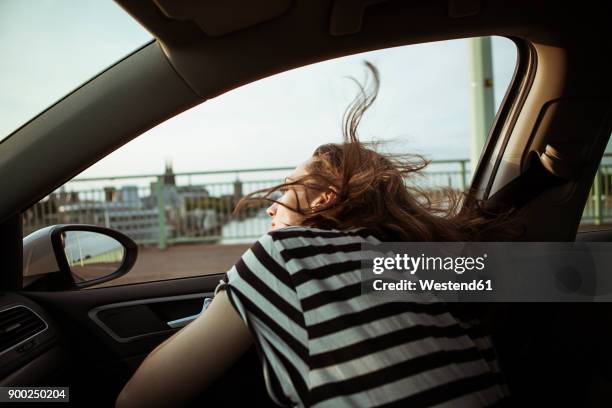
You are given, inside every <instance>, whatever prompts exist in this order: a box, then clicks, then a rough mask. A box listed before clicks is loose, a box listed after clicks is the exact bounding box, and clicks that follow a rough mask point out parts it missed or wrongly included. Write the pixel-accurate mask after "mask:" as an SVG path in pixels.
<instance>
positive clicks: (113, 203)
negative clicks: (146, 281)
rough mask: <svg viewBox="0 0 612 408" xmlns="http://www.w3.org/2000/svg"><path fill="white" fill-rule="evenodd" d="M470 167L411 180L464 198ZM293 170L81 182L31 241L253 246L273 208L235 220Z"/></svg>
mask: <svg viewBox="0 0 612 408" xmlns="http://www.w3.org/2000/svg"><path fill="white" fill-rule="evenodd" d="M469 168H470V166H469V161H468V160H443V161H432V163H431V164H430V165H429V166H428V167H427V168H426V169H425V172H424V174H423V176H422V177H416V178H414V179H411V180H410V182H413V183H415V184H418V185H419V186H420V187H422V188H424V189H425V190H431V191H432V192H433V191H434V190H435V189H436V188H439V187H451V188H453V189H455V190H458V191H463V190H465V189H466V187H467V186H468V185H469V182H470V177H471V175H470V174H469ZM292 170H293V168H292V167H275V168H258V169H235V170H224V171H204V172H188V173H171V172H170V173H166V174H161V175H160V174H145V175H134V176H117V177H105V178H77V179H73V180H71V181H70V182H68V183H66V184H65V185H63V186H62V187H60V188H59V189H57V190H56V191H54V192H52V193H51V194H49V195H48V196H47V197H45V198H44V199H43V200H41V201H39V202H38V203H37V204H35V205H34V206H32V207H31V208H30V209H28V210H27V211H26V212H25V213H24V217H23V230H24V236H25V235H27V234H29V233H30V232H33V231H35V230H37V229H39V228H42V227H45V226H47V225H52V224H60V223H84V224H95V225H101V226H106V227H109V228H113V229H116V230H118V231H121V232H123V233H125V234H126V235H128V236H130V237H131V238H133V239H134V240H135V241H136V242H137V243H138V244H140V245H157V246H159V247H160V248H165V247H166V246H167V245H172V244H177V243H187V242H221V243H233V242H249V241H252V240H253V239H254V238H256V237H259V236H261V235H262V234H263V233H265V232H266V231H267V230H269V227H270V218H269V217H268V216H267V214H266V212H265V210H266V208H267V206H268V205H267V204H265V203H264V204H262V205H261V206H259V207H252V208H247V209H245V210H243V211H241V212H240V213H238V214H237V215H234V214H233V210H234V207H235V205H236V203H237V202H238V200H239V199H240V198H241V197H243V196H244V195H246V194H248V193H250V192H252V191H255V190H259V189H262V188H269V187H272V186H274V185H277V184H279V183H281V182H282V180H283V178H284V177H285V176H286V175H287V174H288V173H289V172H291V171H292ZM611 186H612V163H610V164H602V166H601V167H600V169H599V172H598V173H597V176H596V178H595V183H594V186H593V189H592V191H591V195H590V198H589V201H588V203H587V205H586V207H585V210H584V217H583V220H584V222H586V223H604V222H608V221H612V190H611Z"/></svg>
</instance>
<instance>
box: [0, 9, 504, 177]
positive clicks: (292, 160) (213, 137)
mask: <svg viewBox="0 0 612 408" xmlns="http://www.w3.org/2000/svg"><path fill="white" fill-rule="evenodd" d="M150 38H151V36H150V34H149V33H147V32H146V31H145V30H144V29H142V28H141V27H140V26H139V25H138V24H137V23H136V22H135V21H133V20H132V19H131V17H129V16H128V15H127V14H126V13H125V12H124V11H123V10H122V9H120V8H119V7H118V6H117V5H116V4H115V3H114V2H112V1H101V0H88V1H85V0H56V1H53V0H45V1H41V0H36V1H34V0H2V1H1V2H0V52H1V54H0V55H2V56H3V57H2V59H0V95H1V97H0V98H1V99H0V118H1V120H0V139H1V138H4V137H5V136H7V135H8V134H10V133H11V132H12V131H14V130H15V129H17V128H18V127H19V126H20V125H22V124H23V123H25V122H26V121H27V120H29V119H30V118H31V117H32V116H34V115H35V114H37V113H39V112H40V111H42V110H43V109H44V108H46V107H48V106H49V105H51V104H52V103H53V102H55V101H56V100H57V99H59V98H60V97H62V96H64V95H65V94H66V93H68V92H69V91H71V90H72V89H74V88H75V87H77V86H78V85H80V84H81V83H83V82H84V81H86V80H87V79H89V78H91V77H92V76H93V75H95V74H96V73H98V72H99V71H101V70H102V69H104V68H105V67H107V66H108V65H110V64H111V63H113V62H114V61H116V60H117V59H119V58H120V57H122V56H124V55H126V54H128V53H129V52H131V51H132V50H134V49H136V48H138V47H139V46H141V45H142V44H144V43H146V42H147V41H149V40H150ZM364 59H367V60H368V61H370V62H372V63H374V64H375V65H376V66H377V67H378V68H379V70H380V74H381V89H380V93H379V98H378V100H377V101H376V103H375V105H374V106H373V107H372V109H371V110H370V111H369V112H368V113H366V116H365V117H364V121H363V123H362V127H361V132H360V134H361V137H362V139H363V140H368V139H372V138H374V139H395V140H396V143H395V144H392V145H390V149H391V150H395V151H397V150H401V151H404V152H418V153H423V154H425V155H427V156H428V157H430V158H432V159H448V158H452V159H456V158H468V157H469V131H470V129H469V98H470V95H469V90H470V78H469V49H468V42H467V41H466V40H454V41H447V42H440V43H431V44H424V45H413V46H407V47H397V48H392V49H387V50H381V51H376V52H371V53H366V54H361V55H357V56H351V57H346V58H340V59H336V60H332V61H327V62H324V63H320V64H315V65H313V66H308V67H303V68H300V69H297V70H293V71H290V72H287V73H283V74H279V75H276V76H274V77H271V78H268V79H265V80H262V81H258V82H256V83H253V84H249V85H246V86H244V87H241V88H238V89H236V90H234V91H231V92H229V93H227V94H224V95H221V96H219V97H217V98H215V99H213V100H210V101H207V102H205V103H203V104H201V105H200V106H197V107H195V108H193V109H191V110H189V111H187V112H184V113H183V114H181V115H178V116H177V117H175V118H172V119H170V120H168V121H167V122H165V123H162V124H160V125H159V126H157V127H156V128H154V129H151V130H150V131H148V132H146V133H145V134H143V135H141V136H140V137H138V138H136V139H135V140H133V141H132V142H130V143H128V144H127V145H125V146H124V147H122V148H120V149H119V150H117V151H116V152H114V153H112V154H111V155H109V156H107V157H106V158H104V159H103V160H101V161H100V162H98V163H97V164H95V165H93V166H92V167H91V168H89V169H87V170H85V171H84V172H83V173H82V174H81V177H98V176H100V177H103V176H111V175H130V174H149V173H159V172H161V171H163V167H164V161H165V160H172V162H173V164H174V169H175V171H180V172H184V171H203V170H219V169H236V168H251V167H271V166H294V165H296V164H298V163H300V162H302V161H303V160H305V159H306V158H307V157H308V156H309V155H310V154H312V151H313V150H314V149H315V148H316V147H317V146H318V145H320V144H322V143H328V142H338V141H340V140H341V131H340V129H341V126H340V125H341V118H342V113H343V111H344V109H345V108H346V106H347V104H348V103H349V102H350V100H351V99H352V98H353V96H354V95H355V92H356V88H355V85H354V84H353V83H352V82H351V81H349V80H348V79H346V78H345V77H346V76H354V77H355V78H357V79H359V80H363V79H364V75H365V69H364V66H363V63H362V61H363V60H364ZM515 60H516V52H515V48H514V45H513V44H512V43H511V42H510V41H509V40H507V39H504V38H494V39H493V62H494V87H495V100H496V105H497V106H498V105H499V102H500V100H501V99H502V97H503V94H504V92H505V90H506V87H507V85H508V83H509V80H510V78H511V75H512V73H513V70H514V66H515ZM101 125H103V124H101ZM84 137H87V135H84ZM55 160H61V158H56V159H55Z"/></svg>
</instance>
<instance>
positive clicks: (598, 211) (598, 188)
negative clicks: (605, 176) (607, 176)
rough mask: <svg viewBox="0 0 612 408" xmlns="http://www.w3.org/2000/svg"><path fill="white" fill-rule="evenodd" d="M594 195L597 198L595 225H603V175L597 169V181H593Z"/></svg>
mask: <svg viewBox="0 0 612 408" xmlns="http://www.w3.org/2000/svg"><path fill="white" fill-rule="evenodd" d="M593 195H594V196H595V197H593V198H595V202H594V203H593V204H594V207H595V208H594V212H595V214H594V215H595V225H601V224H602V222H603V214H602V212H601V173H600V171H599V169H597V173H595V180H593Z"/></svg>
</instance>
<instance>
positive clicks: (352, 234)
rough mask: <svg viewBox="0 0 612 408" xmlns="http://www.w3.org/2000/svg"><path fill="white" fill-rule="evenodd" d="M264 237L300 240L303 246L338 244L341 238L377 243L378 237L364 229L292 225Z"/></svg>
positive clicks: (281, 240) (274, 239)
mask: <svg viewBox="0 0 612 408" xmlns="http://www.w3.org/2000/svg"><path fill="white" fill-rule="evenodd" d="M266 235H269V236H270V237H271V238H272V240H273V241H280V242H283V241H286V240H290V241H292V242H295V241H296V240H301V241H302V242H303V243H304V244H308V243H310V242H313V240H315V241H318V242H323V241H328V240H333V241H334V242H339V241H342V240H343V238H345V239H347V240H349V241H354V240H355V239H363V240H367V241H379V237H378V236H377V235H376V234H375V233H374V232H373V231H372V230H370V229H368V228H365V227H358V228H351V229H343V230H340V229H333V228H332V229H323V228H317V227H311V226H303V225H293V226H287V227H282V228H278V229H275V230H272V231H268V232H267V234H266Z"/></svg>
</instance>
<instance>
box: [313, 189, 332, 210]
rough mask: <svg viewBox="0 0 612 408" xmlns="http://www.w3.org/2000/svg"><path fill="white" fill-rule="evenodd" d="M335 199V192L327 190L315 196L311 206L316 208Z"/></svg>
mask: <svg viewBox="0 0 612 408" xmlns="http://www.w3.org/2000/svg"><path fill="white" fill-rule="evenodd" d="M335 199H336V193H335V192H334V191H333V190H331V189H330V190H327V191H324V192H322V193H321V194H319V196H318V197H317V198H315V200H314V202H313V203H312V207H313V208H317V207H320V206H327V205H329V204H331V203H332V202H333V201H334V200H335Z"/></svg>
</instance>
